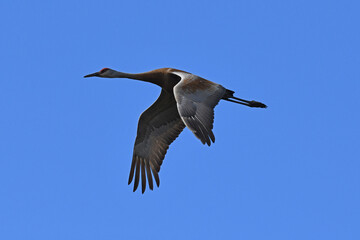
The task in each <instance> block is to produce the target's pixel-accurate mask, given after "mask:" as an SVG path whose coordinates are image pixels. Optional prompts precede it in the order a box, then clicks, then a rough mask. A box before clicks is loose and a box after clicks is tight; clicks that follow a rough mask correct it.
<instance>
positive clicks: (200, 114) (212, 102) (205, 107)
mask: <svg viewBox="0 0 360 240" xmlns="http://www.w3.org/2000/svg"><path fill="white" fill-rule="evenodd" d="M173 74H176V75H178V76H180V77H181V81H180V82H179V83H178V84H177V85H176V86H175V87H174V95H175V99H176V102H177V108H178V110H179V114H180V116H181V119H182V120H183V121H184V123H185V124H186V126H187V127H188V128H189V129H190V130H191V131H192V132H193V133H194V134H195V136H196V137H197V138H198V139H200V141H201V142H202V143H203V144H205V143H206V144H207V145H209V146H210V144H211V141H212V142H215V136H214V133H213V132H212V128H213V123H214V107H215V106H216V105H217V104H218V102H219V101H220V99H221V98H222V97H223V96H224V94H225V92H226V89H225V88H224V87H222V86H221V85H219V84H216V83H214V82H211V81H208V80H206V79H203V78H201V77H198V76H196V75H193V74H190V73H186V72H173Z"/></svg>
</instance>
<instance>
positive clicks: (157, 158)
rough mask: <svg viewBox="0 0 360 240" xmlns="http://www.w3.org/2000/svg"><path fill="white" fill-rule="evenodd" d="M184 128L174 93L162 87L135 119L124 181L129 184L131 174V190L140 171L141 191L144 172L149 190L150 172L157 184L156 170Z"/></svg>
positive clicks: (136, 184)
mask: <svg viewBox="0 0 360 240" xmlns="http://www.w3.org/2000/svg"><path fill="white" fill-rule="evenodd" d="M184 127H185V125H184V123H183V122H182V120H181V118H180V116H179V113H178V109H177V107H176V101H175V98H174V95H173V94H171V93H168V92H166V91H164V90H162V91H161V94H160V96H159V98H158V99H157V100H156V101H155V103H154V104H153V105H151V106H150V107H149V108H148V109H147V110H146V111H145V112H143V113H142V114H141V116H140V118H139V123H138V130H137V136H136V140H135V146H134V154H133V159H132V163H131V169H130V175H129V182H128V183H129V184H130V183H131V182H132V180H133V178H134V174H135V181H134V189H133V191H135V190H136V189H137V187H138V185H139V179H140V172H141V182H142V193H144V191H145V188H146V175H147V179H148V182H149V188H150V189H151V190H152V189H153V179H152V175H153V176H154V179H155V181H156V184H157V186H159V184H160V179H159V175H158V173H159V171H160V166H161V164H162V162H163V159H164V157H165V154H166V151H167V149H168V148H169V145H170V144H171V143H172V142H173V141H174V140H175V139H176V138H177V137H178V136H179V134H180V133H181V132H182V130H183V129H184ZM145 172H146V175H145Z"/></svg>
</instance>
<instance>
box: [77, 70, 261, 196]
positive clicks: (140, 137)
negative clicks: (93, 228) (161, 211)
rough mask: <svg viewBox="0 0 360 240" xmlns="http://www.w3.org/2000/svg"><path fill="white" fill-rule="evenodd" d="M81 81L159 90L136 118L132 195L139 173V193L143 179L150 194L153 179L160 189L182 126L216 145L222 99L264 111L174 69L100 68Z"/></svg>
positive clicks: (143, 183)
mask: <svg viewBox="0 0 360 240" xmlns="http://www.w3.org/2000/svg"><path fill="white" fill-rule="evenodd" d="M84 77H103V78H130V79H136V80H140V81H145V82H150V83H153V84H156V85H158V86H160V87H161V88H162V90H161V93H160V96H159V98H158V99H157V100H156V101H155V102H154V103H153V104H152V105H151V106H150V107H149V108H148V109H147V110H145V111H144V112H143V113H142V114H141V116H140V118H139V123H138V129H137V136H136V140H135V146H134V153H133V158H132V163H131V168H130V175H129V181H128V184H130V183H131V182H132V180H133V178H134V174H135V181H134V188H133V191H134V192H135V191H136V189H137V187H138V185H139V179H140V172H141V182H142V193H144V192H145V189H146V175H147V179H148V183H149V188H150V189H151V190H153V179H152V176H153V177H154V179H155V182H156V185H157V186H158V187H159V184H160V179H159V171H160V166H161V164H162V162H163V159H164V157H165V154H166V151H167V149H168V148H169V145H170V144H171V143H172V142H173V141H174V140H175V139H176V138H177V137H178V136H179V134H180V133H181V132H182V130H183V129H184V128H185V126H186V127H188V128H189V129H190V130H191V131H192V132H193V133H194V135H195V136H196V137H197V138H198V139H199V140H200V141H201V142H202V143H203V144H207V145H209V146H210V144H211V142H215V136H214V134H213V132H212V128H213V122H214V107H215V106H216V105H217V104H218V102H219V101H220V100H221V99H223V100H226V101H230V102H234V103H239V104H243V105H245V106H248V107H260V108H266V105H265V104H263V103H261V102H257V101H248V100H244V99H240V98H237V97H234V96H233V94H234V91H231V90H229V89H226V88H224V87H223V86H221V85H219V84H217V83H214V82H211V81H208V80H206V79H204V78H201V77H199V76H196V75H194V74H191V73H188V72H185V71H181V70H177V69H174V68H161V69H156V70H153V71H150V72H145V73H138V74H131V73H123V72H118V71H115V70H112V69H110V68H103V69H101V70H100V71H99V72H96V73H92V74H89V75H86V76H84ZM145 171H146V175H145Z"/></svg>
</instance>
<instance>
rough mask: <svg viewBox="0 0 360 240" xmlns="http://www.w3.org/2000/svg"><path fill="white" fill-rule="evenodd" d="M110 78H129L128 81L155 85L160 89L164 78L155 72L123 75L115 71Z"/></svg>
mask: <svg viewBox="0 0 360 240" xmlns="http://www.w3.org/2000/svg"><path fill="white" fill-rule="evenodd" d="M111 77H112V78H130V79H136V80H140V81H144V82H150V83H153V84H156V85H158V86H160V87H162V86H163V82H164V76H163V75H161V74H160V73H155V72H145V73H124V72H119V71H115V70H114V73H113V74H112V76H111Z"/></svg>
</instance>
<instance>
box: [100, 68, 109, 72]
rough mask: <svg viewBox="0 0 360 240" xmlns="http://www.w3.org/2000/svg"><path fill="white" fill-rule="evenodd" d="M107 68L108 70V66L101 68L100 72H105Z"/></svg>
mask: <svg viewBox="0 0 360 240" xmlns="http://www.w3.org/2000/svg"><path fill="white" fill-rule="evenodd" d="M106 70H108V68H103V69H101V70H100V73H104V72H105V71H106Z"/></svg>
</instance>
